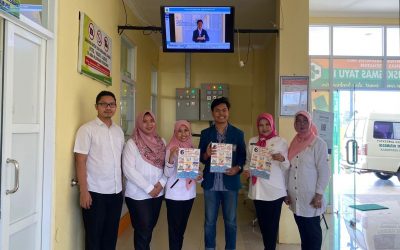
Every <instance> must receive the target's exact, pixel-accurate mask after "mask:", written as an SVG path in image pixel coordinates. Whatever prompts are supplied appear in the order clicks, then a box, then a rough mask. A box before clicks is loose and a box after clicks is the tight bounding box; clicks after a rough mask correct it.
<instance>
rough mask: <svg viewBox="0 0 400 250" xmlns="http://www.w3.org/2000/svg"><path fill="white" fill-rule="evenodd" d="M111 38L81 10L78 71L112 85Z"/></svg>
mask: <svg viewBox="0 0 400 250" xmlns="http://www.w3.org/2000/svg"><path fill="white" fill-rule="evenodd" d="M111 59H112V42H111V38H110V37H109V36H108V35H107V34H106V33H105V32H103V31H102V30H100V28H99V27H98V26H97V25H96V24H95V23H94V22H93V21H92V20H91V19H90V18H89V17H88V16H87V15H86V14H85V13H83V12H80V30H79V59H78V60H79V61H78V71H79V73H81V74H85V75H87V76H89V77H91V78H93V79H95V80H97V81H100V82H102V83H104V84H106V85H112V75H111V69H112V60H111Z"/></svg>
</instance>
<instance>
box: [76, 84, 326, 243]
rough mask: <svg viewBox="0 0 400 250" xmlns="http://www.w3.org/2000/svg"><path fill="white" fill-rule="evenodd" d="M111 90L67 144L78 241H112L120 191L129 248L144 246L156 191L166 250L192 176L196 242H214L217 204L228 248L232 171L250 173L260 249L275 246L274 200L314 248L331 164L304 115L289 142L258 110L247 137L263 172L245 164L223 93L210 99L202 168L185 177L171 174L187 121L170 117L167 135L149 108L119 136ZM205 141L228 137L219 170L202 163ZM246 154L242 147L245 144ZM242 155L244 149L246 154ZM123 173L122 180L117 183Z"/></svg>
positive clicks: (181, 217) (232, 231)
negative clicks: (265, 156) (266, 162)
mask: <svg viewBox="0 0 400 250" xmlns="http://www.w3.org/2000/svg"><path fill="white" fill-rule="evenodd" d="M116 106H117V104H116V99H115V96H114V94H113V93H111V92H108V91H102V92H100V93H99V94H98V96H97V97H96V104H95V108H96V110H97V118H96V119H95V120H93V121H91V122H88V123H86V124H84V125H83V126H81V127H80V128H79V130H78V132H77V135H76V140H75V146H74V152H75V162H76V171H77V178H78V182H79V190H80V205H81V207H82V216H83V222H84V227H85V232H86V236H85V245H86V249H105V250H106V249H107V250H108V249H115V246H116V241H117V235H118V225H119V220H120V215H121V207H122V202H123V196H124V197H125V201H126V204H127V206H128V209H129V213H130V218H131V223H132V226H133V228H134V248H135V249H137V250H142V249H144V250H147V249H150V242H151V238H152V232H153V229H154V227H155V225H156V223H157V220H158V217H159V214H160V210H161V205H162V201H163V199H165V201H166V206H167V220H168V237H169V249H171V250H180V249H182V245H183V238H184V233H185V230H186V226H187V222H188V219H189V215H190V212H191V209H192V206H193V202H194V199H195V196H196V185H195V184H196V182H201V185H202V187H203V189H204V211H205V221H204V241H205V249H215V248H216V222H217V217H218V211H219V207H220V206H221V207H222V215H223V219H224V226H225V242H226V244H225V249H236V234H237V223H236V216H237V202H238V192H239V190H240V188H241V181H240V174H241V173H242V172H243V173H244V175H245V176H246V177H248V178H250V188H249V198H251V199H253V200H254V205H255V208H256V214H257V218H258V222H259V225H260V229H261V233H262V236H263V241H264V246H265V249H275V247H276V240H277V235H278V226H279V219H280V213H281V207H282V203H283V202H285V203H287V204H288V205H289V206H290V209H291V210H292V211H293V212H294V218H295V221H296V223H297V225H298V228H299V232H300V236H301V241H302V249H307V250H313V249H320V248H321V243H322V232H321V227H320V225H319V222H320V218H319V216H320V215H321V214H322V213H323V212H324V210H325V203H324V200H323V193H324V190H325V188H326V186H327V184H328V182H329V178H330V170H329V167H328V155H327V146H326V143H325V142H324V141H323V140H322V139H320V138H319V137H318V136H317V133H316V129H315V126H313V123H312V120H311V117H310V115H309V114H308V113H307V112H305V111H301V112H299V113H297V114H296V115H295V122H294V128H295V130H296V132H297V135H296V136H295V138H294V139H293V141H292V142H291V144H290V146H289V147H288V145H287V143H286V141H285V140H284V139H283V138H281V137H279V136H278V133H277V132H276V130H275V126H274V120H273V117H272V115H270V114H266V113H263V114H260V115H259V116H258V118H257V128H258V135H257V136H255V137H253V138H251V139H250V141H249V145H248V146H247V149H248V152H252V148H253V147H254V146H259V147H267V146H268V147H269V148H271V149H272V152H273V153H272V155H271V157H272V161H271V174H270V178H269V179H264V178H260V177H255V176H251V173H250V171H249V170H248V168H247V164H246V144H245V141H244V134H243V132H242V131H241V130H240V129H238V128H236V127H234V126H233V125H232V124H230V123H229V122H228V120H229V109H230V103H229V101H228V99H227V98H225V97H222V98H218V99H215V100H214V101H213V102H212V104H211V111H212V116H213V118H214V123H213V125H212V126H210V127H209V128H207V129H204V130H203V131H202V132H201V136H200V143H199V148H200V161H201V162H202V163H203V164H204V170H203V171H202V173H199V174H198V176H197V177H196V178H194V179H189V178H187V179H182V178H177V158H178V149H179V148H194V147H195V146H194V145H193V142H192V136H191V134H192V131H191V126H190V123H189V122H187V121H182V120H181V121H177V122H176V123H175V127H174V134H173V136H172V138H171V139H170V141H169V143H168V144H167V143H166V141H165V140H164V139H163V138H161V137H160V136H159V135H158V134H157V127H156V119H155V117H154V114H152V113H151V112H150V111H145V112H142V113H140V114H139V115H138V116H137V117H136V120H135V129H134V131H133V133H132V136H131V138H130V139H129V140H128V141H127V142H126V143H124V135H123V132H122V130H121V128H120V127H119V126H118V125H116V124H115V123H114V122H113V121H112V120H111V118H112V116H113V115H114V113H115V111H116ZM211 143H227V144H232V145H233V149H232V151H233V152H232V167H231V168H228V169H227V170H226V172H224V173H213V172H210V159H211V156H212V155H213V154H215V149H212V148H211ZM247 154H249V153H247ZM249 159H250V156H249V155H248V157H247V163H248V162H249ZM122 176H124V179H125V180H126V187H125V188H124V195H123V193H122V190H123V184H122V183H123V182H122Z"/></svg>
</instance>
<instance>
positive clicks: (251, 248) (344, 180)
mask: <svg viewBox="0 0 400 250" xmlns="http://www.w3.org/2000/svg"><path fill="white" fill-rule="evenodd" d="M354 180H355V183H356V185H354ZM334 181H335V183H337V184H336V185H335V188H334V193H335V196H334V197H335V208H334V209H333V211H334V213H333V214H331V215H330V214H327V215H326V219H327V222H328V226H329V229H328V230H327V229H326V227H325V226H324V224H323V222H322V224H321V226H322V230H323V244H322V245H323V246H322V249H323V250H341V249H363V248H362V247H363V246H364V248H366V245H369V246H368V249H369V250H370V249H400V183H399V181H398V180H397V178H392V179H390V180H388V181H382V180H379V179H377V178H376V177H375V176H374V175H373V174H364V175H357V176H355V177H354V175H352V174H351V175H341V176H336V177H335V178H334ZM344 184H345V185H344ZM354 187H356V189H355V190H356V194H357V195H356V200H357V201H358V202H362V203H366V202H367V203H379V204H383V205H388V206H390V208H391V209H389V210H386V211H390V213H389V214H388V213H387V212H382V211H384V210H378V212H376V211H371V212H368V213H357V214H354V213H353V212H349V210H348V209H347V208H348V205H349V202H350V203H352V197H354V196H353V195H352V192H353V190H354ZM244 198H245V197H244V196H243V195H241V196H240V198H239V199H240V201H239V206H238V235H237V249H238V250H258V249H260V250H261V249H264V248H263V244H262V239H261V235H260V232H259V229H258V228H257V226H256V227H253V226H252V219H253V218H254V209H253V207H252V202H251V201H249V200H247V201H246V202H244ZM388 201H390V202H392V203H393V204H392V203H387V202H388ZM396 206H397V208H398V210H396ZM338 210H339V212H337V211H338ZM352 211H353V210H352ZM365 214H367V215H368V216H365ZM354 215H355V216H356V217H357V219H354ZM393 215H395V216H397V217H398V218H399V219H398V220H399V222H397V220H396V219H393V218H390V216H393ZM377 216H378V217H377ZM364 217H371V218H373V221H371V219H370V220H369V222H368V220H366V219H365V218H364ZM344 218H346V219H347V220H346V221H345V220H344ZM362 218H364V219H362ZM377 218H378V219H382V218H383V219H385V218H390V221H391V222H392V223H391V224H388V222H382V223H385V224H384V225H385V226H384V228H382V225H381V224H379V225H378V226H379V229H373V228H372V227H373V225H374V227H376V225H375V224H376V221H379V220H378V219H377ZM352 219H354V221H356V222H357V223H356V224H355V225H354V224H353V226H354V229H355V230H352V229H351V227H350V224H351V223H352V222H351V221H352ZM203 221H204V212H203V196H202V195H198V197H197V198H196V200H195V203H194V205H193V210H192V213H191V215H190V218H189V223H188V226H187V230H186V233H185V240H184V245H183V249H184V250H198V249H204V240H203V223H204V222H203ZM366 222H368V223H369V225H370V226H369V227H368V225H365V223H366ZM373 222H375V224H374V223H373ZM388 227H392V230H391V231H390V232H392V234H390V235H389V234H382V230H383V231H384V230H386V231H384V232H387V231H388V229H387V228H388ZM393 227H395V228H394V229H393ZM366 228H370V229H371V230H366ZM393 230H394V231H395V232H396V233H394V234H393ZM396 230H397V231H396ZM371 231H372V235H371ZM367 232H368V233H367ZM350 234H351V235H353V236H352V237H350ZM388 237H389V238H388ZM390 237H392V238H390ZM387 242H392V243H390V244H389V243H387ZM224 244H225V240H224V226H223V220H222V216H220V217H219V219H218V226H217V249H218V250H220V249H224ZM117 249H118V250H124V249H133V231H132V229H131V228H130V229H129V230H127V231H126V232H125V233H124V234H123V235H122V236H121V237H120V238H119V239H118V243H117ZM167 249H168V229H167V218H166V210H165V205H163V208H162V210H161V214H160V218H159V220H158V224H157V226H156V228H155V230H154V233H153V240H152V250H167ZM277 249H278V250H295V249H301V248H300V245H295V244H294V245H289V244H279V245H278V247H277Z"/></svg>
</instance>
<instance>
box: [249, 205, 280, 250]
mask: <svg viewBox="0 0 400 250" xmlns="http://www.w3.org/2000/svg"><path fill="white" fill-rule="evenodd" d="M283 200H284V197H282V198H279V199H277V200H274V201H263V200H254V207H255V208H256V214H257V219H258V224H259V225H260V231H261V234H262V237H263V242H264V249H265V250H275V248H276V240H277V239H278V229H279V219H280V217H281V209H282V203H283Z"/></svg>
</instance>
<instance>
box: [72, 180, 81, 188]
mask: <svg viewBox="0 0 400 250" xmlns="http://www.w3.org/2000/svg"><path fill="white" fill-rule="evenodd" d="M78 184H79V183H78V180H77V179H75V178H73V179H72V180H71V187H74V186H77V185H78Z"/></svg>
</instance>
